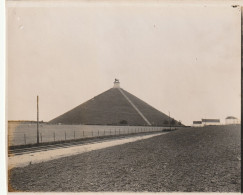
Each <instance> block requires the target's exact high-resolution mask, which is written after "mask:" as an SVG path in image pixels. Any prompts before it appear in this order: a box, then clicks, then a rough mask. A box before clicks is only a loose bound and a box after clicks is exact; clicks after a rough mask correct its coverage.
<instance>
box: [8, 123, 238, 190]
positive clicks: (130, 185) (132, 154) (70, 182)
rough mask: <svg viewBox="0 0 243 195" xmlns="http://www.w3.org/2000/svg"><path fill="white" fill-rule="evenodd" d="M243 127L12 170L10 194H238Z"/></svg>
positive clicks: (184, 132)
mask: <svg viewBox="0 0 243 195" xmlns="http://www.w3.org/2000/svg"><path fill="white" fill-rule="evenodd" d="M240 162H241V159H240V126H218V127H214V126H211V127H204V128H185V129H181V130H177V131H174V132H171V133H168V134H166V135H161V136H157V137H153V138H150V139H146V140H140V141H137V142H133V143H127V144H124V145H120V146H114V147H110V148H106V149H101V150H95V151H91V152H88V153H84V154H79V155H76V156H69V157H64V158H60V159H57V160H52V161H48V162H44V163H39V164H34V165H29V166H27V167H24V168H15V169H12V170H10V171H9V173H10V187H9V190H19V191H60V192H61V191H72V192H73V191H79V192H87V191H113V192H114V191H132V192H135V191H152V192H164V191H167V192H170V191H180V192H191V191H192V192H194V191H201V192H212V191H213V192H215V191H219V192H239V191H240V186H241V185H240V182H241V179H240Z"/></svg>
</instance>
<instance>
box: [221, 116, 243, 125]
mask: <svg viewBox="0 0 243 195" xmlns="http://www.w3.org/2000/svg"><path fill="white" fill-rule="evenodd" d="M239 123H240V121H239V119H238V118H236V117H234V116H228V117H226V118H225V124H226V125H231V124H239Z"/></svg>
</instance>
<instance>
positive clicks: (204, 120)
mask: <svg viewBox="0 0 243 195" xmlns="http://www.w3.org/2000/svg"><path fill="white" fill-rule="evenodd" d="M202 122H212V123H220V119H202Z"/></svg>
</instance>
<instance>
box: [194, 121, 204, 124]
mask: <svg viewBox="0 0 243 195" xmlns="http://www.w3.org/2000/svg"><path fill="white" fill-rule="evenodd" d="M193 124H202V121H193Z"/></svg>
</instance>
